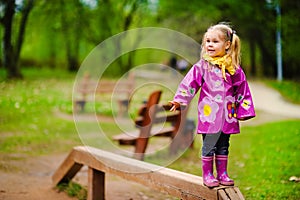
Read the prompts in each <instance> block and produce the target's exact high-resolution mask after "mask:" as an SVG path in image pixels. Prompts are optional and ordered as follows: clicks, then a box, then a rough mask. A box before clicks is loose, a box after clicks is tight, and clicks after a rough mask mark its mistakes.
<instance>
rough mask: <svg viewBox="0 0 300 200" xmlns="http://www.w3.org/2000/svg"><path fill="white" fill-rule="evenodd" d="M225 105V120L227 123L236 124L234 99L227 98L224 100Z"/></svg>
mask: <svg viewBox="0 0 300 200" xmlns="http://www.w3.org/2000/svg"><path fill="white" fill-rule="evenodd" d="M225 105H227V109H225V119H226V121H227V122H229V123H232V122H237V119H236V106H235V98H234V97H232V96H227V97H226V98H225Z"/></svg>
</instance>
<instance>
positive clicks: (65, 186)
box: [57, 181, 87, 200]
mask: <svg viewBox="0 0 300 200" xmlns="http://www.w3.org/2000/svg"><path fill="white" fill-rule="evenodd" d="M57 189H58V190H59V191H60V192H61V191H64V192H66V193H67V194H68V195H69V196H71V197H76V198H77V199H78V200H86V199H87V190H86V189H85V188H83V187H82V186H81V185H79V184H78V183H75V182H72V181H70V182H69V183H61V184H59V185H58V186H57Z"/></svg>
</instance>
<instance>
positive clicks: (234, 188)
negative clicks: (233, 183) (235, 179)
mask: <svg viewBox="0 0 300 200" xmlns="http://www.w3.org/2000/svg"><path fill="white" fill-rule="evenodd" d="M232 189H233V190H234V192H235V193H236V195H237V196H238V197H237V199H240V200H245V198H244V196H243V194H242V193H241V191H240V190H239V188H238V187H233V188H232Z"/></svg>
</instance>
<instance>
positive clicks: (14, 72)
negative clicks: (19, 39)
mask: <svg viewBox="0 0 300 200" xmlns="http://www.w3.org/2000/svg"><path fill="white" fill-rule="evenodd" d="M2 3H3V2H2ZM15 6H16V5H15V1H14V0H8V1H5V2H4V7H5V10H4V16H3V18H2V21H1V22H2V24H3V26H4V35H3V39H2V43H3V66H4V68H5V69H6V70H7V77H8V78H9V79H11V78H22V75H21V72H20V69H19V68H18V63H17V62H16V60H15V54H14V48H13V45H12V42H11V41H12V40H11V37H12V23H13V18H14V14H15Z"/></svg>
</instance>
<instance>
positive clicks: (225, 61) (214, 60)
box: [203, 54, 235, 80]
mask: <svg viewBox="0 0 300 200" xmlns="http://www.w3.org/2000/svg"><path fill="white" fill-rule="evenodd" d="M203 59H204V60H206V61H208V62H210V63H211V64H213V65H217V66H218V67H219V68H220V69H221V70H222V75H223V78H224V79H225V80H226V74H225V70H227V71H228V72H229V74H231V75H234V73H235V68H234V66H232V61H231V57H230V56H228V55H225V56H223V57H210V56H209V55H207V54H204V55H203Z"/></svg>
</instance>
